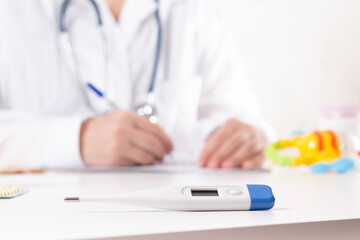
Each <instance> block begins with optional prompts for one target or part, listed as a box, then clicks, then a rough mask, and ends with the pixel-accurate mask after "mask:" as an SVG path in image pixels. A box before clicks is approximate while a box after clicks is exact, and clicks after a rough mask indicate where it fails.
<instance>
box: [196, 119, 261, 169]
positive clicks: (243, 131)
mask: <svg viewBox="0 0 360 240" xmlns="http://www.w3.org/2000/svg"><path fill="white" fill-rule="evenodd" d="M266 142H267V140H266V136H265V134H264V133H263V132H262V131H261V130H260V129H258V128H256V127H253V126H251V125H248V124H244V123H241V122H240V121H238V120H228V121H227V122H226V123H225V124H224V125H223V126H222V127H220V128H219V129H218V130H217V131H216V132H215V133H214V134H213V135H212V136H211V137H210V138H209V140H208V141H207V143H206V145H205V147H204V150H203V152H202V154H201V157H200V159H199V165H200V166H202V167H209V168H219V167H223V168H234V167H244V168H249V169H250V168H253V167H254V166H258V165H259V164H258V162H262V161H263V160H264V157H261V155H262V152H263V149H264V148H265V145H266ZM258 155H259V156H258ZM252 161H254V162H252Z"/></svg>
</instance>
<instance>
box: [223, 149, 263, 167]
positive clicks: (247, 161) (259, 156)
mask: <svg viewBox="0 0 360 240" xmlns="http://www.w3.org/2000/svg"><path fill="white" fill-rule="evenodd" d="M264 160H265V155H264V152H263V151H261V152H258V153H256V154H254V155H253V156H251V157H249V158H243V159H241V158H239V159H237V158H233V159H229V160H227V161H225V162H224V163H223V165H222V167H223V168H236V167H242V168H243V169H245V170H250V169H254V168H257V167H260V166H261V164H262V162H263V161H264Z"/></svg>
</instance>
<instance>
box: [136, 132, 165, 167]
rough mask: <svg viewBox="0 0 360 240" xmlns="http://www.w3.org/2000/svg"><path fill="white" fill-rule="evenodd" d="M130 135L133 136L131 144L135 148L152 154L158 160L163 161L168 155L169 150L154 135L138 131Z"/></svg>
mask: <svg viewBox="0 0 360 240" xmlns="http://www.w3.org/2000/svg"><path fill="white" fill-rule="evenodd" d="M130 134H131V136H132V138H131V139H130V142H131V143H132V144H133V145H134V146H136V147H138V148H141V149H143V150H145V151H146V152H148V153H151V154H152V155H153V156H154V157H155V158H156V159H157V160H162V159H163V157H164V155H165V154H166V153H167V149H166V148H165V146H164V145H163V144H162V142H161V141H160V140H159V139H158V138H156V137H154V136H153V135H152V134H149V133H147V132H144V131H139V130H136V129H134V130H132V131H131V133H130Z"/></svg>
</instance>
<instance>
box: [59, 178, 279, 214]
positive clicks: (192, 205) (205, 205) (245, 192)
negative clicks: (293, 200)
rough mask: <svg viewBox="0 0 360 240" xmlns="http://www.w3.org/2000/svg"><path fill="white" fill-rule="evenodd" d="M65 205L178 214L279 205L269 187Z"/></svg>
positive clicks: (178, 190)
mask: <svg viewBox="0 0 360 240" xmlns="http://www.w3.org/2000/svg"><path fill="white" fill-rule="evenodd" d="M64 200H65V201H76V202H102V203H104V202H111V203H121V204H130V205H137V206H144V207H151V208H157V209H166V210H177V211H241V210H243V211H247V210H267V209H271V208H272V207H273V206H274V204H275V198H274V195H273V193H272V190H271V188H270V187H269V186H267V185H251V184H248V185H239V186H177V187H163V188H154V189H149V190H144V191H138V192H133V193H127V194H120V195H116V196H113V197H106V198H82V197H66V198H65V199H64Z"/></svg>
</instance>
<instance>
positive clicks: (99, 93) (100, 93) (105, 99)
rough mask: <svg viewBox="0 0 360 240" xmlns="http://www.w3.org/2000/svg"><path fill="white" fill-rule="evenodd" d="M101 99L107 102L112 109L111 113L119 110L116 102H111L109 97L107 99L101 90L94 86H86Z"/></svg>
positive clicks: (88, 84) (89, 84)
mask: <svg viewBox="0 0 360 240" xmlns="http://www.w3.org/2000/svg"><path fill="white" fill-rule="evenodd" d="M86 85H87V86H88V87H89V88H90V89H91V90H92V91H93V92H94V93H95V94H96V95H97V96H98V97H99V98H101V99H103V101H105V102H106V104H107V105H108V106H109V107H110V108H111V111H116V110H117V109H118V108H117V106H116V104H115V103H114V102H112V101H111V100H109V99H108V98H107V97H105V94H104V93H103V92H101V91H100V90H99V89H97V88H96V87H95V86H94V85H93V84H91V83H87V84H86Z"/></svg>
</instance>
